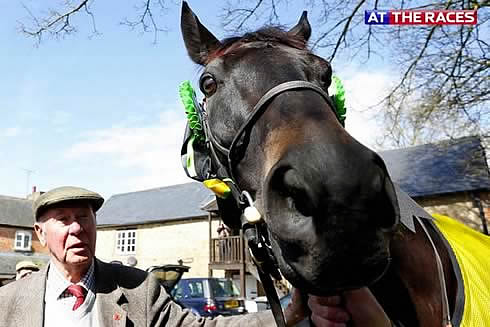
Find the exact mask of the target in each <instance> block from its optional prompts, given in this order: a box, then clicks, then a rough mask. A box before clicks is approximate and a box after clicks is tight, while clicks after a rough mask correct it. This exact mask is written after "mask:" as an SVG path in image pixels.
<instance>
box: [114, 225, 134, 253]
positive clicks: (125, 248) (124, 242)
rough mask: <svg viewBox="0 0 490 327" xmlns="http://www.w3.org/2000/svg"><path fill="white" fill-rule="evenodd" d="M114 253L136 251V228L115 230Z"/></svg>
mask: <svg viewBox="0 0 490 327" xmlns="http://www.w3.org/2000/svg"><path fill="white" fill-rule="evenodd" d="M116 253H117V254H121V255H126V254H135V253H136V229H125V230H118V231H116Z"/></svg>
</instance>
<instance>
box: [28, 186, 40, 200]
mask: <svg viewBox="0 0 490 327" xmlns="http://www.w3.org/2000/svg"><path fill="white" fill-rule="evenodd" d="M43 193H44V192H39V191H38V190H37V186H33V187H32V193H31V194H29V195H27V200H32V201H34V200H36V199H37V198H38V197H39V196H40V195H41V194H43Z"/></svg>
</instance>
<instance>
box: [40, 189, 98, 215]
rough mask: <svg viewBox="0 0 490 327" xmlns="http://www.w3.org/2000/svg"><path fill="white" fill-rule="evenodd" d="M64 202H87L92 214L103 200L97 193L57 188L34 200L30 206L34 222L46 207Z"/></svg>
mask: <svg viewBox="0 0 490 327" xmlns="http://www.w3.org/2000/svg"><path fill="white" fill-rule="evenodd" d="M66 201H87V202H89V203H90V204H91V205H92V209H93V210H94V212H96V211H97V210H99V209H100V207H101V206H102V204H103V203H104V198H103V197H102V196H101V195H100V194H99V193H95V192H92V191H89V190H87V189H84V188H81V187H75V186H62V187H57V188H54V189H52V190H50V191H48V192H46V193H43V194H41V195H40V196H39V197H38V198H37V199H36V200H34V202H33V204H32V211H33V213H34V220H35V221H37V220H38V219H39V216H40V215H41V214H42V212H43V211H44V210H46V209H47V208H48V207H51V206H53V205H55V204H59V203H61V202H66Z"/></svg>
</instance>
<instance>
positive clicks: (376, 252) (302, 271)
mask: <svg viewBox="0 0 490 327" xmlns="http://www.w3.org/2000/svg"><path fill="white" fill-rule="evenodd" d="M332 230H335V232H334V233H328V232H327V233H325V235H324V236H323V238H321V239H320V238H317V237H315V236H314V235H310V237H302V236H301V235H300V234H296V235H291V234H289V237H286V238H284V237H278V235H277V234H275V233H274V232H271V243H272V249H273V252H274V255H275V257H276V259H277V261H278V264H279V268H280V270H281V273H282V274H283V275H284V277H285V278H286V279H287V280H288V281H289V282H291V284H292V285H293V286H295V287H296V288H299V289H301V290H303V291H306V292H308V293H310V294H315V295H322V296H325V295H332V294H339V293H341V292H342V291H346V290H350V289H357V288H360V287H363V286H369V285H371V284H373V283H375V282H376V281H378V280H379V279H380V278H381V277H382V276H383V275H384V273H385V272H386V271H387V269H388V267H389V264H390V251H389V239H390V238H391V236H390V235H387V232H384V231H380V230H379V231H374V230H371V231H367V230H366V231H365V233H364V235H359V234H357V233H352V234H345V235H339V234H342V232H339V231H338V230H339V228H337V229H332ZM360 233H363V232H362V231H361V232H360ZM305 236H306V235H305ZM356 238H357V239H356ZM360 239H362V241H359V240H360ZM339 240H346V241H347V243H345V244H341V243H339Z"/></svg>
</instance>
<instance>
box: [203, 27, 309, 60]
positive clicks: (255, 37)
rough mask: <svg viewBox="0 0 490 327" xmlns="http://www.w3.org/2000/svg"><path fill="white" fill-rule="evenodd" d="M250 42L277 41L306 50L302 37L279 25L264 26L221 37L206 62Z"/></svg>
mask: <svg viewBox="0 0 490 327" xmlns="http://www.w3.org/2000/svg"><path fill="white" fill-rule="evenodd" d="M251 42H264V43H276V44H277V43H278V44H283V45H286V46H289V47H292V48H296V49H299V50H308V49H307V43H306V41H305V40H304V39H303V38H301V37H298V36H295V35H293V34H291V33H288V32H287V31H285V30H284V29H283V28H282V27H281V26H265V27H262V28H260V29H259V30H257V31H255V32H249V33H245V34H244V35H242V36H232V37H228V38H226V39H223V40H222V41H221V42H220V45H219V46H218V48H216V49H214V50H213V51H212V52H211V53H210V54H209V56H208V58H207V60H206V63H209V62H210V61H212V60H213V59H216V58H219V57H221V56H224V55H226V54H229V53H232V52H235V51H237V50H238V49H240V48H241V47H242V46H243V45H245V44H247V43H251Z"/></svg>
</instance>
